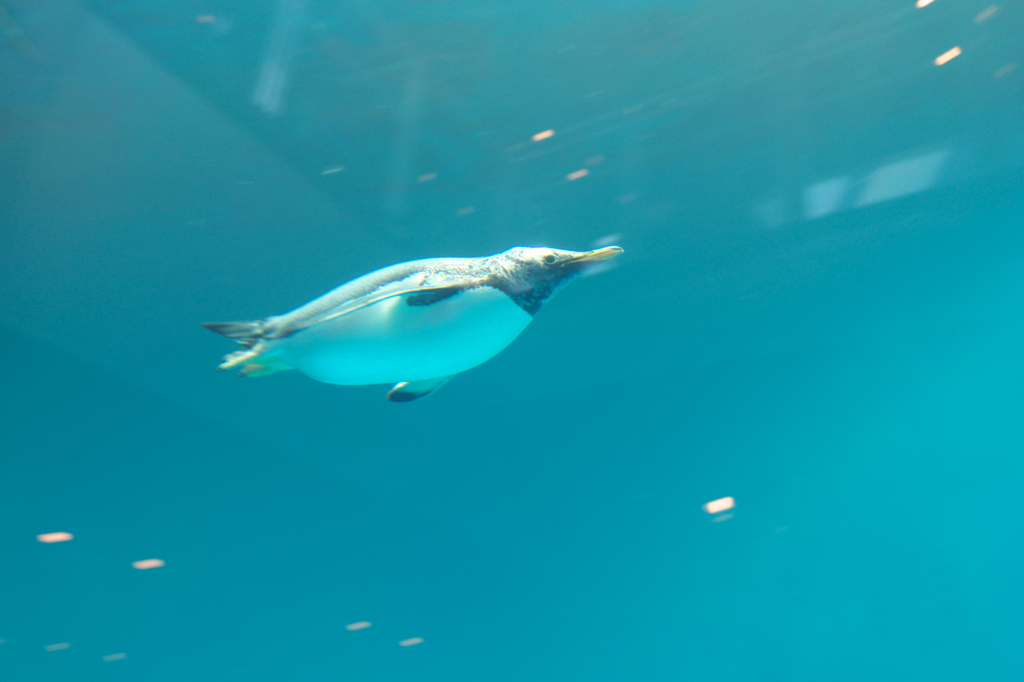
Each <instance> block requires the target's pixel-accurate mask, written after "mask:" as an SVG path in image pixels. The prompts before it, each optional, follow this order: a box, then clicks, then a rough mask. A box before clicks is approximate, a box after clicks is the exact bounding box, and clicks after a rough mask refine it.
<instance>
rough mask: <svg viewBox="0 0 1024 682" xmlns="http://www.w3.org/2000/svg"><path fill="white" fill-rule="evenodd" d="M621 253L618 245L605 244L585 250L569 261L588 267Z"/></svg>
mask: <svg viewBox="0 0 1024 682" xmlns="http://www.w3.org/2000/svg"><path fill="white" fill-rule="evenodd" d="M620 253H622V247H620V246H606V247H604V248H603V249H596V250H594V251H586V252H584V253H581V254H580V255H578V256H576V257H575V258H573V259H572V260H571V261H569V263H573V264H574V265H582V266H583V267H590V266H591V265H597V264H598V263H603V262H604V261H606V260H608V259H610V258H615V257H616V256H618V255H619V254H620Z"/></svg>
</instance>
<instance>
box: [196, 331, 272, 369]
mask: <svg viewBox="0 0 1024 682" xmlns="http://www.w3.org/2000/svg"><path fill="white" fill-rule="evenodd" d="M266 322H267V321H266V320H252V321H248V322H203V323H202V326H204V327H206V328H207V329H209V330H210V331H211V332H215V333H217V334H220V335H221V336H226V337H228V338H229V339H234V340H235V341H238V343H240V344H242V348H244V349H245V350H240V351H235V352H234V353H229V354H228V355H225V356H224V359H223V360H222V361H221V363H220V364H219V365H217V371H218V372H222V371H224V370H225V369H230V368H231V367H234V366H235V365H240V364H242V363H243V362H247V361H249V360H252V359H253V358H255V357H257V356H259V355H260V354H261V353H263V351H264V341H263V339H264V334H265V332H266Z"/></svg>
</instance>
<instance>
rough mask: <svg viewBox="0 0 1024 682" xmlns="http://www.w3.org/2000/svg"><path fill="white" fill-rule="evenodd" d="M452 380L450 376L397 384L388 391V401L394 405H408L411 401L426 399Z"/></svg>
mask: <svg viewBox="0 0 1024 682" xmlns="http://www.w3.org/2000/svg"><path fill="white" fill-rule="evenodd" d="M450 379H451V377H450V376H447V377H440V378H438V379H422V380H420V381H403V382H401V383H398V384H395V387H394V388H392V389H391V390H390V391H388V400H390V401H391V402H393V403H407V402H409V401H410V400H417V399H419V398H426V397H427V396H428V395H430V394H431V393H433V392H434V391H436V390H437V389H439V388H441V387H442V386H444V385H445V384H447V383H448V381H449V380H450Z"/></svg>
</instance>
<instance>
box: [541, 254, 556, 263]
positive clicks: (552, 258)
mask: <svg viewBox="0 0 1024 682" xmlns="http://www.w3.org/2000/svg"><path fill="white" fill-rule="evenodd" d="M556 260H558V259H557V258H555V255H554V254H553V253H549V254H548V255H546V256H544V262H545V263H547V264H548V265H551V264H552V263H554V262H555V261H556Z"/></svg>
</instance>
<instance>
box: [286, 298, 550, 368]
mask: <svg viewBox="0 0 1024 682" xmlns="http://www.w3.org/2000/svg"><path fill="white" fill-rule="evenodd" d="M405 298H406V297H405V296H394V297H392V298H388V299H385V300H383V301H380V302H379V303H375V304H373V305H371V306H367V307H366V308H362V309H360V310H357V311H356V312H354V313H349V314H347V315H343V316H340V317H337V318H335V319H333V320H328V321H327V322H323V323H321V324H318V325H316V326H313V327H310V328H308V329H304V330H302V331H301V332H299V333H297V334H295V335H293V336H290V337H288V338H285V339H281V340H279V341H277V342H275V343H274V345H273V347H272V349H269V352H268V354H269V355H272V356H276V357H278V358H280V359H281V360H283V361H284V362H286V363H288V364H289V365H291V366H292V367H294V368H295V369H297V370H299V371H300V372H302V373H303V374H305V375H307V376H309V377H312V378H313V379H316V380H318V381H323V382H326V383H329V384H347V385H355V384H384V383H391V382H398V381H419V380H422V379H433V378H437V377H445V376H450V375H452V374H458V373H459V372H464V371H465V370H467V369H470V368H471V367H476V366H477V365H479V364H480V363H482V362H484V361H486V360H489V359H490V358H492V357H494V355H496V354H497V353H498V352H499V351H500V350H501V349H502V348H504V347H505V346H507V345H508V344H510V343H511V342H512V340H513V339H515V338H516V337H517V336H519V333H520V332H521V331H523V329H525V328H526V326H527V325H528V324H530V321H531V320H532V319H533V318H532V317H531V316H530V315H529V313H527V312H526V311H524V310H523V309H522V308H520V307H519V306H518V305H516V304H515V303H514V302H513V301H512V300H511V299H510V298H509V297H508V296H506V295H505V294H504V293H502V292H501V291H498V290H496V289H493V288H491V287H487V286H484V287H479V288H476V289H469V290H467V291H463V292H461V293H459V294H456V295H454V296H451V297H449V298H446V299H443V300H440V301H437V302H436V303H432V304H430V305H413V306H411V305H408V304H407V303H406V302H405Z"/></svg>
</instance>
